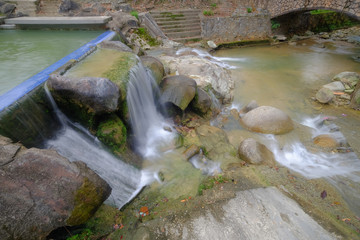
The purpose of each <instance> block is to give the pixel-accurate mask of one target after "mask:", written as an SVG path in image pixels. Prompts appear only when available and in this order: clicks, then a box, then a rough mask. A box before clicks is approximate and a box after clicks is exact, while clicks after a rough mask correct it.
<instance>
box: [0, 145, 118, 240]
mask: <svg viewBox="0 0 360 240" xmlns="http://www.w3.org/2000/svg"><path fill="white" fill-rule="evenodd" d="M1 140H3V138H2V139H1ZM5 141H6V142H5V144H4V141H1V142H0V151H1V155H2V156H11V158H12V159H13V160H12V161H10V162H9V161H7V162H6V163H5V164H3V165H2V166H1V167H0V180H1V183H2V188H1V192H0V211H1V216H0V226H1V227H0V238H1V239H45V238H46V236H47V235H48V234H49V233H50V232H51V231H52V230H54V229H57V228H59V227H62V226H74V225H79V224H82V223H84V222H86V221H87V220H88V219H89V218H90V217H91V216H92V215H93V214H94V213H95V211H96V210H97V209H98V207H99V206H100V205H101V204H102V203H103V202H104V201H105V199H106V198H107V197H108V196H109V195H110V192H111V188H110V187H109V185H108V184H107V183H106V182H105V181H104V180H102V179H101V178H100V177H99V176H98V175H97V174H96V173H94V172H93V171H92V170H90V169H89V168H88V167H87V166H86V165H85V164H84V163H81V162H74V163H70V162H69V161H68V160H67V159H65V158H64V157H62V156H60V155H59V154H58V153H57V152H56V151H53V150H41V149H36V148H31V149H25V148H23V149H22V150H21V151H19V152H18V151H14V149H18V148H19V145H18V144H13V145H14V149H9V148H5V149H4V148H3V146H5V147H6V146H9V145H12V143H9V141H7V140H6V139H5Z"/></svg>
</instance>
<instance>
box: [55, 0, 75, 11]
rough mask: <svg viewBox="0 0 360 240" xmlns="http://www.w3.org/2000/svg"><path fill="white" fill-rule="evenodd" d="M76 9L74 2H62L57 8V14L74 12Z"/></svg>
mask: <svg viewBox="0 0 360 240" xmlns="http://www.w3.org/2000/svg"><path fill="white" fill-rule="evenodd" d="M77 9H79V5H78V4H77V3H76V2H74V1H72V0H62V1H61V4H60V7H59V12H60V13H67V12H69V11H74V10H77Z"/></svg>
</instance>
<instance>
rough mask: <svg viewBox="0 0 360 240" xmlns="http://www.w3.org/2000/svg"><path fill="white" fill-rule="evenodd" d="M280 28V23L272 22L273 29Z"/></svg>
mask: <svg viewBox="0 0 360 240" xmlns="http://www.w3.org/2000/svg"><path fill="white" fill-rule="evenodd" d="M279 27H280V23H279V22H278V21H276V20H271V29H273V30H274V29H277V28H279Z"/></svg>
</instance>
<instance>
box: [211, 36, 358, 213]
mask: <svg viewBox="0 0 360 240" xmlns="http://www.w3.org/2000/svg"><path fill="white" fill-rule="evenodd" d="M359 53H360V49H359V48H354V47H351V46H349V45H347V44H346V43H334V42H332V41H325V42H320V43H319V42H315V41H313V40H307V41H302V42H300V43H298V45H297V46H289V45H287V44H283V45H279V46H261V47H250V48H240V49H231V50H221V51H218V52H216V54H215V55H216V59H222V60H223V61H225V62H227V63H228V64H231V65H232V66H234V67H236V68H235V69H233V70H232V75H233V78H234V79H235V84H236V87H235V89H234V101H233V104H232V106H231V107H229V108H237V109H238V110H239V109H240V108H241V107H242V106H244V105H245V104H247V103H249V102H250V101H251V100H256V101H257V103H258V104H259V105H268V106H273V107H277V108H279V109H281V110H283V111H285V112H286V113H287V114H288V115H289V116H290V117H291V118H292V119H293V120H294V121H295V122H297V124H300V125H301V126H303V129H306V130H304V131H298V132H296V134H295V133H292V134H286V135H283V136H274V135H264V134H253V136H251V137H255V138H256V139H258V140H259V141H261V142H262V143H264V144H265V145H267V146H268V148H269V149H271V150H272V151H273V153H274V155H275V158H276V160H277V161H278V162H279V163H280V164H282V165H284V166H286V167H287V168H289V169H291V170H293V171H295V172H298V173H300V174H302V175H303V176H305V177H306V178H322V177H324V178H326V179H327V180H328V181H329V182H330V183H332V184H333V185H334V186H335V187H337V188H338V189H339V191H340V192H341V193H342V194H343V196H344V199H345V200H346V201H347V202H348V204H349V206H350V207H351V208H352V209H353V211H354V212H356V213H357V214H360V188H359V185H360V184H359V183H360V160H359V156H360V148H359V147H360V141H359V139H360V124H359V122H360V114H359V112H356V111H354V110H351V109H346V108H344V107H338V108H334V107H332V108H331V107H327V106H321V105H320V106H319V105H316V103H313V102H312V100H311V97H313V96H314V95H315V93H316V90H317V89H319V88H320V87H321V85H323V84H326V83H329V82H331V79H332V77H333V76H335V75H336V74H338V73H340V72H344V71H353V72H359V69H360V68H359V66H360V64H359V63H358V62H355V61H353V60H352V56H354V55H357V54H359ZM236 59H241V60H240V61H237V60H236ZM224 129H225V130H226V131H227V132H229V133H230V134H232V135H233V136H238V137H240V136H241V134H244V130H242V128H241V126H240V125H236V124H235V125H234V124H233V125H230V124H229V125H228V126H224ZM306 131H308V132H309V136H310V138H309V141H307V142H306V141H303V139H304V136H302V135H305V133H304V132H306ZM236 132H238V134H239V135H237V133H236ZM320 134H328V135H331V136H332V137H333V138H335V139H336V140H337V141H338V142H339V143H340V146H342V148H343V150H344V152H345V153H340V152H339V153H335V152H323V151H320V152H319V151H313V150H311V148H312V146H311V145H312V143H311V138H313V137H316V136H318V135H320ZM347 143H349V144H350V146H351V147H349V146H348V145H347Z"/></svg>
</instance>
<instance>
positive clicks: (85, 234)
mask: <svg viewBox="0 0 360 240" xmlns="http://www.w3.org/2000/svg"><path fill="white" fill-rule="evenodd" d="M92 236H93V233H92V232H91V230H90V229H85V230H83V231H82V233H80V234H76V235H74V236H71V237H69V238H67V239H66V240H87V239H91V237H92Z"/></svg>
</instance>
